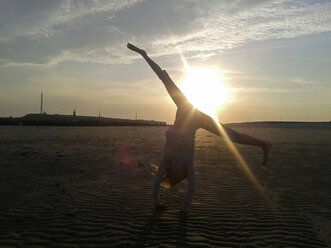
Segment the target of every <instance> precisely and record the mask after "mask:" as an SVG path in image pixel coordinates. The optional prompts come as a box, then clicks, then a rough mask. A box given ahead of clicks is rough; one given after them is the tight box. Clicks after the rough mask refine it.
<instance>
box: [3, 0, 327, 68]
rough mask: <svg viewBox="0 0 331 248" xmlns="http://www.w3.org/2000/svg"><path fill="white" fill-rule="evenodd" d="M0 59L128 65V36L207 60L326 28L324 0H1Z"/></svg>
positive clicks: (157, 52)
mask: <svg viewBox="0 0 331 248" xmlns="http://www.w3.org/2000/svg"><path fill="white" fill-rule="evenodd" d="M0 9H1V10H0V34H1V36H0V61H1V63H0V65H2V66H17V65H23V66H40V67H43V66H56V65H57V64H58V63H61V62H63V61H78V62H94V63H102V64H121V63H130V62H132V61H133V60H134V59H135V58H137V56H136V55H135V54H132V53H130V52H128V50H127V49H126V47H125V45H126V43H127V42H128V41H131V42H134V43H136V44H139V45H143V46H144V48H146V49H147V50H148V51H150V53H151V54H152V55H153V56H165V55H168V56H169V55H175V54H178V53H179V52H181V53H184V54H185V56H187V57H191V58H199V59H201V58H208V57H210V56H214V55H218V54H220V53H222V52H224V51H226V50H228V49H231V48H234V47H237V46H240V45H243V44H245V43H247V42H250V41H260V40H268V39H279V38H292V37H296V36H300V35H307V34H313V33H321V32H326V31H330V30H331V16H330V14H329V13H330V12H331V3H330V2H328V1H320V2H316V1H313V2H310V1H309V2H308V1H305V2H303V1H285V0H284V1H262V0H255V1H244V0H240V1H239V0H237V1H215V0H209V1H203V2H201V1H197V0H190V1H188V0H186V1H173V0H170V1H162V0H161V1H160V0H152V1H151V0H150V1H142V0H116V1H115V0H114V1H105V0H102V1H101V0H100V1H70V0H66V1H28V0H27V1H1V3H0Z"/></svg>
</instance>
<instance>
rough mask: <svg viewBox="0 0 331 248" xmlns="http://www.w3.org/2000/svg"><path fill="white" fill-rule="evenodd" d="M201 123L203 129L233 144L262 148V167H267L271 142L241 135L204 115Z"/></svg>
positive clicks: (201, 117) (200, 119)
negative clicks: (227, 139)
mask: <svg viewBox="0 0 331 248" xmlns="http://www.w3.org/2000/svg"><path fill="white" fill-rule="evenodd" d="M199 122H200V124H201V127H202V128H204V129H206V130H207V131H209V132H212V133H214V134H216V135H219V136H222V137H224V138H229V139H230V140H231V141H232V142H233V143H237V144H244V145H250V146H258V147H261V148H262V151H263V162H262V165H263V166H265V165H266V164H267V163H268V159H269V154H270V150H271V147H272V145H271V142H269V141H265V140H261V139H257V138H255V137H253V136H250V135H247V134H243V133H239V132H237V131H235V130H233V129H231V128H229V127H226V126H224V125H223V124H222V123H218V122H216V121H215V120H214V119H213V118H211V117H210V116H208V115H206V114H204V113H201V114H200V115H199Z"/></svg>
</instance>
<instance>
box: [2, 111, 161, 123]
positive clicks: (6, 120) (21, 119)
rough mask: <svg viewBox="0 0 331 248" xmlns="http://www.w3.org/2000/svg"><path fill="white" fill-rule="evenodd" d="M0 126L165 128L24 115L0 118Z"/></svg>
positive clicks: (115, 120)
mask: <svg viewBox="0 0 331 248" xmlns="http://www.w3.org/2000/svg"><path fill="white" fill-rule="evenodd" d="M0 125H27V126H166V125H167V124H166V122H163V121H154V120H141V119H137V120H132V119H121V118H111V117H97V116H78V115H60V114H53V115H50V114H46V113H44V114H26V115H24V116H22V117H0Z"/></svg>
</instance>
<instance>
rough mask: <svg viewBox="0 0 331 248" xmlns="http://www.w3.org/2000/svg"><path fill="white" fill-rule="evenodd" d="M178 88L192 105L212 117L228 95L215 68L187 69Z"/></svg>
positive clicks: (228, 92)
mask: <svg viewBox="0 0 331 248" xmlns="http://www.w3.org/2000/svg"><path fill="white" fill-rule="evenodd" d="M180 89H181V90H182V91H183V93H184V94H185V96H186V97H187V98H188V100H189V101H190V102H191V103H192V104H193V105H194V107H196V108H197V109H199V110H200V111H202V112H204V113H206V114H208V115H209V116H211V117H213V118H216V116H217V113H218V111H219V110H220V109H221V108H222V107H223V106H224V105H225V103H226V102H227V101H228V99H229V95H230V90H229V89H228V88H227V87H226V86H225V85H224V83H223V81H222V77H221V76H220V75H219V72H218V71H217V69H211V68H203V69H202V68H201V69H192V68H189V69H187V71H186V77H185V79H184V81H183V82H182V84H181V85H180Z"/></svg>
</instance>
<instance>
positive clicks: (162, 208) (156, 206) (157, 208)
mask: <svg viewBox="0 0 331 248" xmlns="http://www.w3.org/2000/svg"><path fill="white" fill-rule="evenodd" d="M166 208H168V207H167V205H165V204H164V203H159V204H157V205H155V210H164V209H166Z"/></svg>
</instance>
